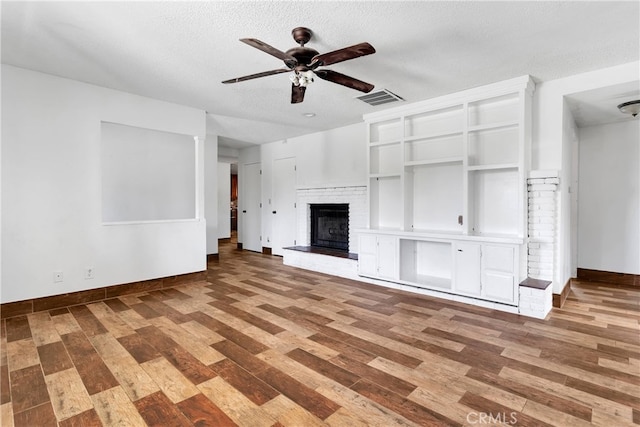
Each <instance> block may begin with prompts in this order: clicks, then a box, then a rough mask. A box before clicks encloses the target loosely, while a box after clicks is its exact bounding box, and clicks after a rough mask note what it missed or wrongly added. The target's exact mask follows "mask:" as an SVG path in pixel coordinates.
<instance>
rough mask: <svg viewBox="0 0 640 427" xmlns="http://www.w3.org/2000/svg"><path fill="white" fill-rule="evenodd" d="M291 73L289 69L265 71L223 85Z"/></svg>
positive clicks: (227, 81)
mask: <svg viewBox="0 0 640 427" xmlns="http://www.w3.org/2000/svg"><path fill="white" fill-rule="evenodd" d="M290 72H291V70H289V69H288V68H278V69H277V70H271V71H263V72H262V73H256V74H249V75H248V76H243V77H236V78H235V79H229V80H225V81H223V82H222V83H238V82H243V81H245V80H251V79H257V78H258V77H266V76H271V75H274V74H281V73H290Z"/></svg>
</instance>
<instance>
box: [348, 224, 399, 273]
mask: <svg viewBox="0 0 640 427" xmlns="http://www.w3.org/2000/svg"><path fill="white" fill-rule="evenodd" d="M359 248H360V252H359V253H358V274H360V275H361V276H367V277H375V278H379V279H384V280H397V279H398V249H397V248H398V239H397V238H396V237H394V236H385V235H375V234H363V235H360V241H359Z"/></svg>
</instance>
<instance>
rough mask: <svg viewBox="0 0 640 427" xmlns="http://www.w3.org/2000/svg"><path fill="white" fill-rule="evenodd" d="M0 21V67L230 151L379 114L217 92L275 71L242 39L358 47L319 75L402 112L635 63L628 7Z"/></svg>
mask: <svg viewBox="0 0 640 427" xmlns="http://www.w3.org/2000/svg"><path fill="white" fill-rule="evenodd" d="M1 12H2V34H1V35H2V62H3V63H6V64H11V65H15V66H18V67H23V68H28V69H32V70H36V71H41V72H45V73H49V74H54V75H57V76H62V77H67V78H71V79H75V80H79V81H83V82H87V83H92V84H96V85H100V86H104V87H109V88H113V89H118V90H121V91H126V92H130V93H135V94H139V95H143V96H147V97H152V98H156V99H161V100H165V101H170V102H174V103H179V104H183V105H188V106H192V107H196V108H200V109H204V110H206V111H207V112H208V113H209V114H208V116H207V120H208V122H207V124H208V129H209V132H211V133H214V134H218V135H220V136H222V137H223V140H224V141H225V144H226V145H228V146H231V147H242V146H246V145H248V144H260V143H264V142H272V141H276V140H280V139H284V138H290V137H294V136H298V135H302V134H306V133H310V132H316V131H321V130H326V129H330V128H335V127H339V126H343V125H347V124H352V123H356V122H359V121H361V120H362V114H366V113H369V112H373V111H377V110H380V109H384V108H386V107H385V106H378V107H372V106H369V105H367V104H365V103H363V102H361V101H359V100H357V99H355V98H356V96H359V95H361V93H360V92H357V91H355V90H352V89H348V88H345V87H343V86H339V85H336V84H333V83H330V82H327V81H324V80H320V79H316V82H314V83H313V84H312V85H311V86H310V87H309V88H308V89H307V93H306V96H305V101H304V102H303V103H302V104H295V105H291V104H290V82H289V80H288V73H287V74H278V75H275V76H269V77H264V78H260V79H255V80H251V81H246V82H241V83H237V84H230V85H224V84H222V83H221V81H222V80H226V79H230V78H233V77H238V76H244V75H247V74H253V73H257V72H261V71H267V70H272V69H276V68H280V67H283V64H282V62H281V61H280V60H278V59H276V58H275V57H272V56H270V55H268V54H266V53H264V52H262V51H259V50H257V49H255V48H252V47H250V46H248V45H246V44H244V43H241V42H239V41H238V39H240V38H257V39H260V40H262V41H263V42H265V43H268V44H270V45H272V46H274V47H276V48H278V49H280V50H282V51H286V50H287V49H289V48H291V47H294V46H295V42H294V40H293V39H292V37H291V30H292V29H293V28H294V27H298V26H305V27H308V28H310V29H311V30H313V32H314V35H313V38H312V39H311V41H310V42H309V43H308V46H309V47H313V48H315V49H316V50H317V51H319V52H320V53H324V52H328V51H332V50H335V49H339V48H342V47H345V46H350V45H353V44H356V43H360V42H364V41H367V42H369V43H371V44H372V45H373V46H374V47H375V48H376V50H377V52H376V53H375V54H374V55H369V56H365V57H362V58H357V59H354V60H350V61H346V62H342V63H339V64H334V65H332V66H330V67H327V68H330V69H333V70H335V71H339V72H341V73H344V74H347V75H350V76H353V77H356V78H358V79H361V80H364V81H366V82H369V83H372V84H374V85H375V86H376V89H374V90H379V89H383V88H386V89H388V90H390V91H392V92H394V93H396V94H398V95H400V96H401V97H403V98H404V99H405V100H406V101H407V102H414V101H420V100H424V99H428V98H432V97H435V96H439V95H444V94H447V93H451V92H455V91H458V90H463V89H467V88H471V87H475V86H480V85H483V84H488V83H493V82H496V81H500V80H504V79H508V78H512V77H517V76H521V75H524V74H530V75H531V76H532V77H533V78H534V79H535V80H536V81H538V82H540V81H546V80H552V79H556V78H560V77H564V76H568V75H573V74H578V73H581V72H587V71H591V70H595V69H599V68H604V67H609V66H614V65H618V64H623V63H628V62H632V61H637V60H638V59H639V53H640V47H639V44H640V43H639V40H640V30H639V27H640V26H639V25H638V23H639V22H640V2H638V1H625V2H612V1H602V2H597V1H591V2H575V1H552V2H539V1H534V2H519V1H512V2H480V1H456V2H435V1H419V2H407V1H392V2H381V1H341V2H328V1H284V2H279V1H268V2H267V1H259V2H247V1H210V2H193V1H182V2H152V1H143V2H113V1H107V2H78V1H73V2H51V1H45V2H32V1H28V2H27V1H17V2H11V1H2V11H1ZM612 90H613V91H607V90H603V91H600V92H599V93H593V94H588V95H587V96H585V97H583V99H580V97H577V98H576V99H574V100H572V101H571V102H572V103H575V104H572V105H573V107H574V112H575V111H577V113H576V115H577V116H578V118H579V120H582V119H583V118H585V117H586V119H585V120H603V119H602V114H605V115H610V114H613V115H614V116H615V115H619V114H620V113H618V112H617V111H616V110H614V108H615V106H613V107H612V106H611V105H608V106H607V107H606V109H605V111H604V113H602V111H601V110H602V102H601V101H603V100H606V99H611V98H612V97H613V96H614V95H615V94H616V93H617V94H621V93H626V94H625V96H626V95H627V94H629V95H630V96H633V95H632V94H633V93H634V91H635V93H636V95H638V87H637V85H636V86H635V87H630V88H614V89H612ZM636 98H637V97H636ZM625 100H627V99H624V100H622V101H625ZM622 101H620V102H622ZM609 104H611V102H609ZM390 105H397V104H390ZM598 110H600V112H598ZM612 110H613V112H612ZM307 112H313V113H315V114H316V116H315V117H314V118H311V119H309V118H306V117H304V116H303V115H302V114H303V113H307ZM612 117H613V116H612ZM617 117H620V116H617ZM609 119H611V118H609ZM614 119H615V118H614Z"/></svg>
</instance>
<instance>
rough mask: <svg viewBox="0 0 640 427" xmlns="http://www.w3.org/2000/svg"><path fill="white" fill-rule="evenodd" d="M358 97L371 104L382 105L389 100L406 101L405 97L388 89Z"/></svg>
mask: <svg viewBox="0 0 640 427" xmlns="http://www.w3.org/2000/svg"><path fill="white" fill-rule="evenodd" d="M357 98H358V99H359V100H361V101H362V102H366V103H367V104H369V105H381V104H388V103H389V102H397V101H404V99H402V98H401V97H399V96H398V95H396V94H395V93H392V92H389V91H388V90H386V89H382V90H379V91H377V92H371V93H368V94H366V95H362V96H358V97H357Z"/></svg>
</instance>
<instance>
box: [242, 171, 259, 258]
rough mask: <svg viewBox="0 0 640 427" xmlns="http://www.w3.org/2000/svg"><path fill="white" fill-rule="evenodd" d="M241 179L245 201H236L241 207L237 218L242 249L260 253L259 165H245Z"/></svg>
mask: <svg viewBox="0 0 640 427" xmlns="http://www.w3.org/2000/svg"><path fill="white" fill-rule="evenodd" d="M243 178H244V182H243V183H241V185H242V188H243V190H244V191H243V195H244V199H245V200H238V201H239V202H240V205H241V209H240V215H239V216H240V221H241V227H242V249H247V250H249V251H256V252H262V242H261V240H260V235H261V232H262V227H261V223H262V209H261V207H260V203H261V197H262V191H261V188H262V180H261V179H260V178H261V177H260V163H249V164H245V165H244V176H243Z"/></svg>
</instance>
